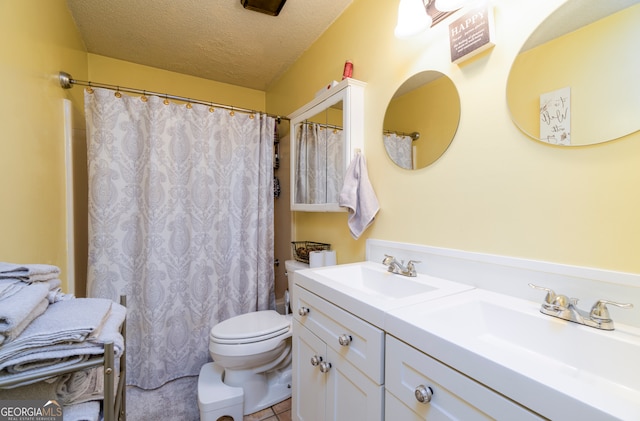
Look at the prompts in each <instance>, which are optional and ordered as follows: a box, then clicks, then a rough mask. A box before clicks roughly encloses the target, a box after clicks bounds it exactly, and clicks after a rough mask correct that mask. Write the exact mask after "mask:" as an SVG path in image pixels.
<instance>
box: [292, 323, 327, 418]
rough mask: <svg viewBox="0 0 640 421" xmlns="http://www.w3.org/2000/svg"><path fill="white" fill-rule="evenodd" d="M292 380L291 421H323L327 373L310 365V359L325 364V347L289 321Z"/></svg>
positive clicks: (302, 328) (300, 327) (296, 324)
mask: <svg viewBox="0 0 640 421" xmlns="http://www.w3.org/2000/svg"><path fill="white" fill-rule="evenodd" d="M292 346H293V378H292V386H293V389H292V391H291V398H292V399H291V408H292V410H291V414H292V418H293V419H294V420H300V421H303V420H306V421H318V420H324V419H325V406H326V405H325V403H326V385H327V375H328V373H322V372H321V371H320V369H319V367H318V366H314V365H312V364H311V359H312V358H313V357H320V358H322V359H323V360H325V361H326V348H327V346H326V345H325V343H324V342H323V341H321V340H320V339H319V338H318V337H317V336H316V335H314V334H313V333H311V331H309V329H307V328H305V327H304V326H302V325H300V323H298V322H297V321H296V320H294V321H293V344H292Z"/></svg>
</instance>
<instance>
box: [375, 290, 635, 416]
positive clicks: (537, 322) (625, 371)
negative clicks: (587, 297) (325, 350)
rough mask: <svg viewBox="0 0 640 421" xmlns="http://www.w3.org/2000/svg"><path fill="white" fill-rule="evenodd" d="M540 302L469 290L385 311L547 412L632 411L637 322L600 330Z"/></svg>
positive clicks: (405, 332)
mask: <svg viewBox="0 0 640 421" xmlns="http://www.w3.org/2000/svg"><path fill="white" fill-rule="evenodd" d="M539 308H540V304H539V303H534V302H531V301H526V300H522V299H518V298H514V297H510V296H506V295H502V294H497V293H492V292H489V291H485V290H473V291H469V292H465V293H462V294H459V295H456V296H452V297H445V298H442V299H440V300H438V301H434V302H433V303H431V304H430V305H429V307H424V306H421V307H418V306H412V307H411V308H406V309H401V310H398V311H396V312H391V314H390V315H389V318H390V319H391V321H390V322H388V323H387V327H388V330H389V331H390V333H392V334H395V335H397V336H399V337H400V339H404V340H406V341H408V342H409V343H411V344H412V345H414V346H416V347H418V348H420V349H423V351H425V352H427V353H429V354H431V355H432V356H434V357H436V358H441V359H442V361H443V362H445V363H446V364H450V365H452V366H453V367H455V368H457V369H459V370H461V371H463V372H465V373H466V374H468V375H471V376H472V377H473V378H475V379H477V380H479V381H481V382H483V383H485V384H487V385H488V386H490V387H492V388H494V389H495V390H498V391H499V392H501V393H504V394H505V395H507V396H510V397H513V399H515V400H516V401H518V402H521V403H527V402H528V403H529V405H527V406H528V407H530V408H535V410H536V411H540V413H541V414H542V415H544V416H546V417H549V418H552V419H561V418H564V419H567V418H572V419H586V418H590V419H593V417H594V416H595V415H594V414H597V413H598V411H601V416H602V418H601V419H607V418H609V417H611V416H612V414H616V415H615V417H617V418H622V419H631V418H636V417H637V416H638V415H639V414H640V365H639V364H637V356H638V355H640V332H639V331H638V329H635V328H633V327H629V326H624V325H621V326H617V327H616V330H615V331H601V330H597V329H594V328H591V327H587V326H581V325H578V324H576V323H572V322H569V321H565V320H560V319H557V318H554V317H550V316H546V315H543V314H541V313H540V312H539ZM612 315H613V316H614V319H615V315H614V313H613V312H612ZM416 327H419V328H420V329H419V330H416V329H415V328H416ZM394 330H395V333H394ZM516 384H518V385H519V387H517V388H516V387H514V386H515V385H516ZM514 393H519V396H512V395H513V394H514ZM554 400H555V401H557V404H556V405H554V404H553V401H554ZM539 408H542V409H539ZM543 411H550V412H549V413H544V412H543ZM554 411H556V412H554ZM557 411H560V412H557ZM562 411H564V412H562ZM581 413H582V414H585V415H588V416H586V417H582V416H580V415H579V414H581ZM589 414H590V415H589ZM595 417H596V418H598V417H599V416H595Z"/></svg>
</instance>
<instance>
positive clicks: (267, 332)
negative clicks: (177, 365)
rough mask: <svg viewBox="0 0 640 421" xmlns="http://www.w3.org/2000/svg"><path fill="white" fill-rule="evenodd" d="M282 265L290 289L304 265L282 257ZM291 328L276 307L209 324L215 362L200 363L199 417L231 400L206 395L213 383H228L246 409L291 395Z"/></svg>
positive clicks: (206, 417)
mask: <svg viewBox="0 0 640 421" xmlns="http://www.w3.org/2000/svg"><path fill="white" fill-rule="evenodd" d="M285 266H286V268H287V272H288V282H289V288H290V289H291V287H292V279H293V276H292V272H294V271H295V270H297V269H300V268H305V267H308V265H304V264H302V263H299V262H294V261H286V262H285ZM291 332H292V315H291V314H286V315H283V314H280V313H277V312H276V311H274V310H264V311H256V312H252V313H246V314H242V315H240V316H236V317H232V318H230V319H227V320H224V321H223V322H220V323H218V324H216V325H215V326H213V328H211V331H210V334H209V353H210V355H211V358H212V359H213V363H209V365H213V366H212V367H207V365H205V367H207V368H206V369H205V367H203V370H202V371H201V376H200V377H199V378H198V405H199V407H200V418H201V420H210V419H211V420H216V419H217V417H218V416H219V414H222V413H223V412H220V411H222V409H221V408H222V407H225V405H227V404H228V402H231V401H230V400H229V399H227V401H226V402H216V400H215V399H216V398H215V397H211V396H206V395H207V394H211V393H212V392H211V390H214V389H215V390H222V389H225V388H226V393H227V395H233V396H234V399H236V398H238V399H241V400H242V407H243V410H242V412H243V414H245V415H247V414H252V413H254V412H257V411H260V410H261V409H264V408H267V407H269V406H272V405H274V404H276V403H278V402H281V401H283V400H285V399H287V398H289V397H290V396H291ZM204 373H208V374H209V375H206V376H205V375H204ZM211 373H219V374H218V375H213V374H211ZM212 383H215V384H214V385H213V389H212ZM240 388H241V389H240ZM238 391H239V392H241V393H239V394H238V393H237V392H238ZM220 395H221V396H222V395H223V394H222V393H221V394H220ZM235 402H237V401H235ZM227 412H228V411H227ZM213 414H216V415H215V416H214V415H213ZM238 421H239V420H238Z"/></svg>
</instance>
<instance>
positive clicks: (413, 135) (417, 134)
mask: <svg viewBox="0 0 640 421" xmlns="http://www.w3.org/2000/svg"><path fill="white" fill-rule="evenodd" d="M382 133H383V134H396V135H398V136H409V137H410V138H411V140H413V141H414V142H415V141H416V140H418V139H420V132H413V133H405V132H397V131H395V130H386V129H385V130H383V131H382Z"/></svg>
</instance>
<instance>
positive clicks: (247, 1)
mask: <svg viewBox="0 0 640 421" xmlns="http://www.w3.org/2000/svg"><path fill="white" fill-rule="evenodd" d="M286 2H287V0H240V3H242V7H244V8H245V9H247V10H253V11H255V12H260V13H265V14H267V15H271V16H278V14H280V11H281V10H282V7H283V6H284V4H285V3H286Z"/></svg>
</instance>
